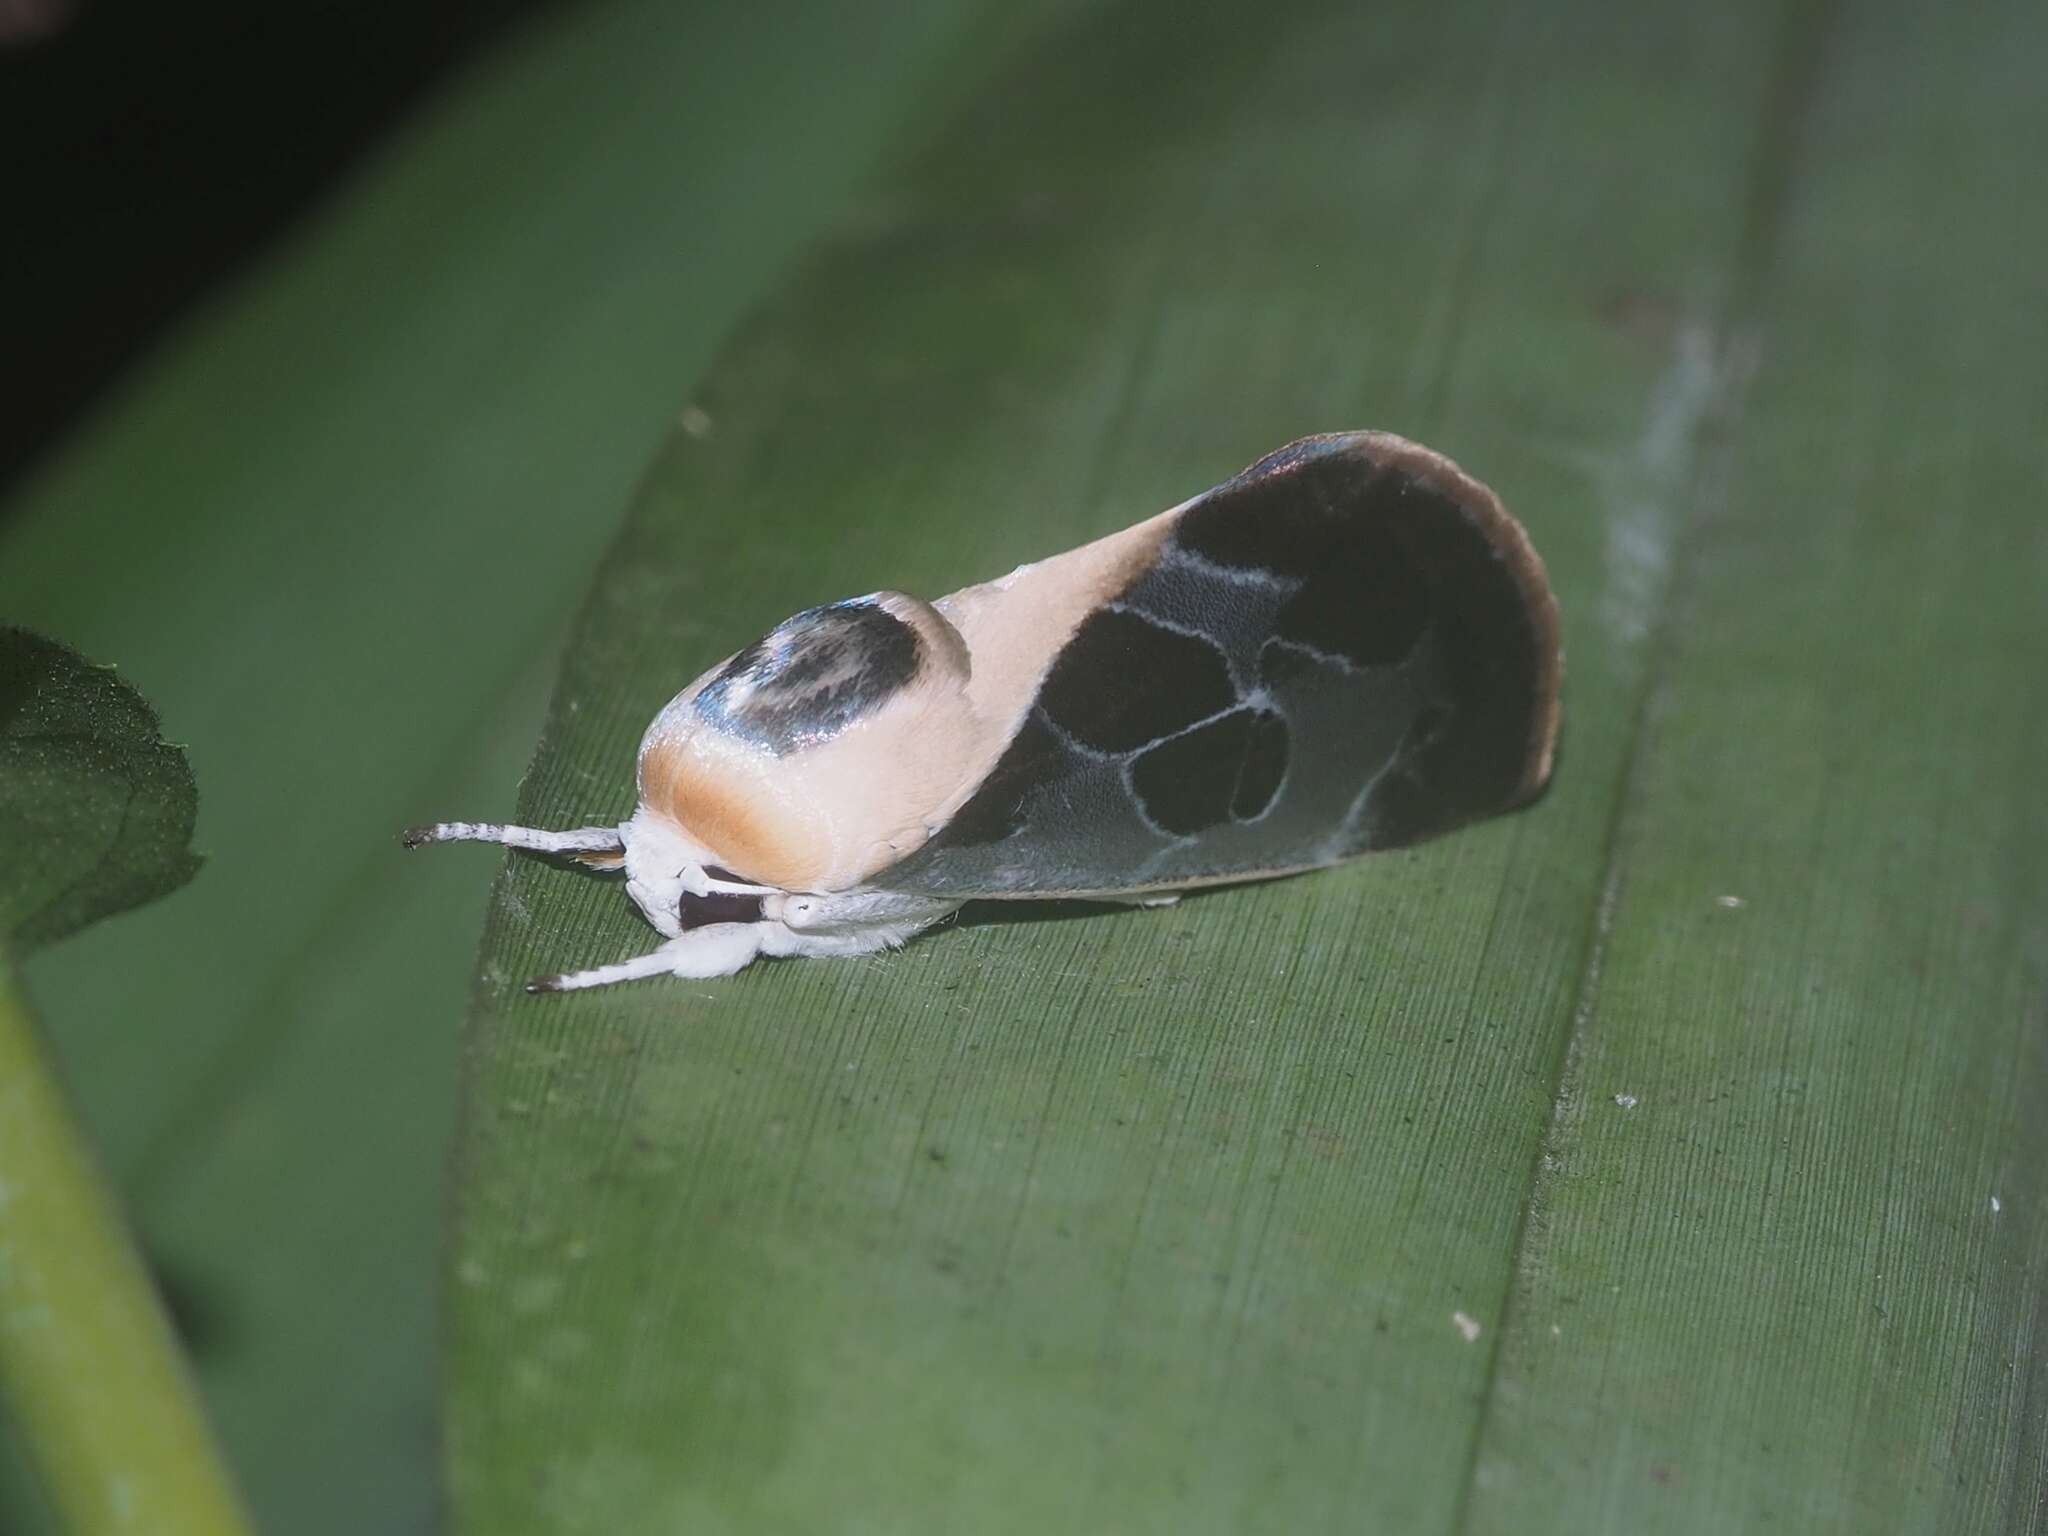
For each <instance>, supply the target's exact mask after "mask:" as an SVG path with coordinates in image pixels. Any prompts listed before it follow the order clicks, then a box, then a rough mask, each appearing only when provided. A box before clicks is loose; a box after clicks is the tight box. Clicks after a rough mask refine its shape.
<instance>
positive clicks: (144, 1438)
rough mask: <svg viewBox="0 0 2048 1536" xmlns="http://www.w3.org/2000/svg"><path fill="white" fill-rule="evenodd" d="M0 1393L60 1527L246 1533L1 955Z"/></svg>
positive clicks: (152, 1298)
mask: <svg viewBox="0 0 2048 1536" xmlns="http://www.w3.org/2000/svg"><path fill="white" fill-rule="evenodd" d="M0 1392H4V1395H5V1400H6V1404H7V1410H8V1413H9V1416H10V1417H12V1418H13V1419H14V1420H15V1422H16V1423H18V1424H19V1425H20V1426H21V1432H22V1437H23V1440H24V1441H25V1443H26V1445H27V1448H28V1451H29V1455H30V1457H31V1459H32V1460H33V1462H34V1463H35V1466H36V1469H37V1471H38V1472H39V1474H40V1475H41V1477H42V1479H43V1483H44V1486H45V1487H46V1489H47V1490H48V1492H49V1495H50V1499H51V1502H52V1503H53V1504H54V1505H55V1506H56V1508H57V1510H58V1512H59V1513H60V1515H61V1516H62V1517H63V1520H64V1523H65V1526H66V1527H67V1528H68V1529H70V1530H73V1531H78V1532H94V1533H97V1532H102V1531H105V1532H115V1531H150V1532H152V1533H162V1536H187V1533H190V1536H201V1533H203V1536H216V1533H224V1532H225V1533H233V1532H243V1531H248V1530H250V1529H251V1527H250V1525H249V1522H248V1517H247V1516H246V1515H245V1514H244V1512H243V1509H242V1502H241V1499H240V1496H239V1495H238V1494H237V1493H236V1492H235V1490H234V1487H233V1486H232V1484H231V1483H230V1482H229V1479H228V1475H227V1469H226V1467H225V1465H224V1464H223V1463H222V1461H221V1459H220V1455H219V1452H218V1450H217V1449H216V1447H215V1445H214V1441H213V1434H212V1431H211V1430H210V1429H209V1428H208V1427H207V1423H206V1418H205V1414H204V1411H203V1409H202V1407H201V1404H200V1401H199V1395H198V1392H197V1390H196V1389H195V1387H194V1385H193V1382H192V1378H191V1375H190V1373H189V1372H188V1371H187V1370H186V1368H185V1362H184V1360H183V1358H182V1357H181V1356H180V1354H179V1352H178V1347H177V1343H176V1340H175V1339H174V1338H173V1337H172V1334H171V1329H170V1324H169V1321H168V1320H167V1319H166V1317H165V1315H164V1311H163V1307H162V1306H161V1305H160V1304H159V1302H158V1300H157V1298H156V1295H155V1293H154V1292H153V1290H152V1289H151V1287H150V1283H149V1277H148V1275H147V1274H146V1273H145V1272H144V1269H143V1266H142V1261H141V1259H140V1257H139V1256H138V1255H137V1253H136V1250H135V1244H134V1243H133V1241H132V1240H131V1239H130V1237H129V1235H128V1231H127V1228H126V1226H125V1224H124V1223H123V1222H122V1220H121V1216H120V1212H119V1210H118V1208H117V1206H116V1204H115V1200H114V1196H113V1192H112V1191H111V1190H110V1189H109V1188H108V1187H107V1184H106V1181H105V1179H104V1178H103V1177H102V1175H101V1172H100V1169H99V1167H98V1165H97V1163H96V1162H95V1160H94V1158H93V1155H92V1152H91V1150H90V1148H89V1147H88V1146H87V1145H86V1143H85V1140H84V1138H83V1136H82V1135H81V1134H80V1131H79V1127H78V1126H77V1125H76V1123H75V1122H74V1121H73V1118H72V1115H71V1109H70V1106H69V1105H68V1104H67V1103H66V1102H65V1098H64V1093H63V1089H62V1087H61V1085H60V1084H59V1082H58V1080H57V1075H56V1073H55V1071H54V1070H53V1067H52V1063H51V1062H50V1061H49V1059H48V1058H47V1056H46V1055H45V1053H44V1051H43V1046H42V1040H41V1037H40V1036H39V1034H38V1032H37V1029H36V1024H35V1020H34V1019H33V1018H32V1017H31V1016H30V1014H29V1009H28V1000H27V998H26V996H25V995H24V994H23V992H22V990H21V987H20V984H19V982H18V980H17V978H16V977H15V975H14V973H13V970H12V968H11V966H10V965H9V963H8V961H7V960H6V958H5V957H4V956H0Z"/></svg>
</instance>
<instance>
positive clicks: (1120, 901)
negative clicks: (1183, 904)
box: [1085, 891, 1180, 907]
mask: <svg viewBox="0 0 2048 1536" xmlns="http://www.w3.org/2000/svg"><path fill="white" fill-rule="evenodd" d="M1085 899H1086V900H1089V901H1109V902H1114V903H1116V905H1118V906H1120V907H1177V906H1179V905H1180V892H1178V891H1151V892H1148V893H1147V894H1145V895H1143V896H1090V897H1087V898H1085Z"/></svg>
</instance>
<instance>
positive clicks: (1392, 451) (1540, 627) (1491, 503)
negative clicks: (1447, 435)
mask: <svg viewBox="0 0 2048 1536" xmlns="http://www.w3.org/2000/svg"><path fill="white" fill-rule="evenodd" d="M1345 453H1356V454H1357V455H1358V456H1359V457H1361V458H1363V459H1364V460H1365V461H1366V462H1367V463H1369V464H1371V465H1372V466H1373V467H1374V468H1377V469H1387V468H1392V469H1399V470H1401V471H1402V472H1403V473H1405V474H1406V475H1407V476H1408V477H1409V478H1410V479H1412V480H1414V481H1416V482H1418V483H1420V484H1422V485H1425V486H1427V487H1429V488H1430V489H1432V490H1435V491H1437V492H1439V493H1441V494H1443V495H1444V496H1446V497H1448V498H1449V499H1450V500H1451V501H1453V502H1455V503H1456V504H1457V505H1458V507H1460V508H1461V509H1462V510H1463V511H1464V512H1465V513H1466V514H1467V515H1468V516H1469V517H1471V518H1472V519H1473V522H1474V523H1475V524H1476V525H1477V527H1478V529H1479V531H1480V533H1481V534H1482V535H1483V536H1484V538H1485V539H1486V542H1487V543H1488V545H1489V546H1491V548H1492V550H1493V552H1494V554H1495V555H1496V556H1497V557H1498V558H1499V559H1500V560H1501V561H1502V563H1503V564H1505V565H1506V566H1507V569H1508V572H1509V575H1510V576H1511V577H1512V578H1513V580H1514V583H1515V588H1516V591H1517V593H1518V594H1519V595H1520V597H1521V603H1522V612H1523V614H1524V615H1525V616H1526V617H1527V620H1528V623H1529V629H1530V647H1531V651H1532V653H1533V655H1534V657H1535V663H1536V675H1535V677H1534V679H1532V687H1531V692H1532V694H1533V696H1534V706H1533V708H1532V710H1531V715H1530V725H1529V737H1528V743H1527V747H1526V750H1525V751H1524V754H1523V766H1522V772H1521V774H1520V776H1519V778H1518V779H1517V780H1516V783H1515V787H1514V789H1513V791H1512V792H1511V793H1510V795H1509V796H1508V798H1507V800H1506V802H1505V803H1504V804H1503V805H1502V806H1501V807H1500V809H1502V810H1504V811H1505V810H1513V809H1515V808H1516V807H1517V806H1521V805H1526V804H1528V803H1529V802H1530V801H1531V800H1534V799H1535V798H1536V797H1537V796H1539V795H1540V794H1542V793H1543V790H1544V788H1545V787H1546V786H1547V785H1548V784H1549V782H1550V774H1551V769H1552V768H1553V767H1554V766H1555V764H1556V760H1557V741H1558V735H1559V732H1560V729H1561V727H1562V725H1563V714H1564V711H1563V691H1564V644H1563V640H1564V623H1563V616H1562V614H1561V612H1560V611H1559V608H1558V603H1557V594H1556V592H1555V591H1554V590H1553V589H1552V587H1551V585H1550V573H1549V571H1548V570H1547V569H1546V568H1545V566H1544V564H1543V557H1542V556H1541V555H1539V554H1538V553H1537V552H1536V546H1535V544H1534V542H1532V541H1531V539H1530V538H1529V531H1528V529H1526V528H1524V527H1523V526H1522V523H1521V521H1520V520H1519V519H1518V518H1516V517H1515V515H1514V514H1513V513H1512V512H1510V511H1508V509H1507V505H1506V503H1504V502H1503V501H1502V500H1501V498H1500V495H1499V493H1497V492H1496V491H1495V490H1494V489H1493V487H1492V486H1490V485H1488V484H1487V483H1486V482H1485V481H1483V480H1481V479H1480V478H1479V477H1478V476H1476V475H1474V474H1471V473H1470V472H1468V471H1467V470H1466V469H1465V468H1464V467H1463V466H1462V465H1460V464H1459V463H1458V462H1457V461H1456V460H1455V459H1453V458H1451V457H1450V456H1449V455H1448V454H1445V453H1440V452H1438V451H1437V450H1436V449H1434V448H1431V447H1428V446H1426V445H1425V444H1422V443H1418V442H1416V441H1414V440H1413V439H1412V438H1406V437H1403V436H1401V435H1400V434H1399V433H1396V432H1385V431H1379V430H1371V429H1368V430H1360V431H1352V432H1321V433H1316V434H1314V435H1312V436H1309V437H1304V438H1299V439H1297V440H1296V441H1294V442H1291V443H1289V444H1287V445H1286V446H1285V447H1283V448H1278V449H1275V450H1274V451H1273V452H1272V453H1269V454H1267V455H1266V456H1265V457H1264V458H1262V459H1260V460H1258V461H1257V462H1256V463H1254V464H1253V465H1251V466H1250V467H1249V468H1248V469H1246V470H1245V471H1244V472H1243V474H1241V475H1239V476H1238V477H1237V478H1238V479H1239V480H1245V481H1249V480H1256V479H1262V478H1264V477H1265V476H1266V475H1269V474H1275V473H1279V472H1281V471H1284V470H1288V469H1292V468H1295V467H1296V466H1298V465H1300V464H1302V463H1304V462H1306V461H1308V460H1310V459H1317V458H1322V457H1325V456H1328V455H1337V454H1345Z"/></svg>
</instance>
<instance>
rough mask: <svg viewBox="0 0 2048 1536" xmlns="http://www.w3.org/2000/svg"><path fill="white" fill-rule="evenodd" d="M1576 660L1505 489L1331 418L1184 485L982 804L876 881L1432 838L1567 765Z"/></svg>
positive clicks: (1068, 880) (1146, 883) (962, 886)
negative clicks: (1318, 430)
mask: <svg viewBox="0 0 2048 1536" xmlns="http://www.w3.org/2000/svg"><path fill="white" fill-rule="evenodd" d="M1562 670H1563V658H1562V655H1561V652H1560V650H1559V622H1558V612H1557V603H1556V600H1555V599H1554V597H1553V596H1552V594H1551V591H1550V585H1549V582H1548V579H1547V578H1546V577H1545V574H1544V570H1543V564H1542V561H1541V560H1540V559H1539V558H1538V557H1537V555H1536V552H1535V550H1534V549H1533V548H1532V547H1531V546H1530V543H1529V540H1528V537H1527V535H1526V534H1525V533H1524V532H1523V531H1522V528H1521V526H1520V524H1518V523H1517V522H1516V521H1515V520H1514V519H1513V518H1512V517H1510V516H1509V515H1508V513H1507V511H1506V510H1505V509H1504V508H1503V507H1502V506H1501V503H1500V500H1499V498H1498V497H1496V496H1495V495H1494V494H1493V492H1492V491H1490V490H1489V489H1487V487H1486V486H1484V485H1482V484H1481V483H1480V482H1479V481H1477V480H1475V479H1473V478H1472V477H1471V476H1469V475H1467V474H1465V473H1464V472H1463V471H1462V470H1460V469H1459V468H1458V467H1457V466H1456V465H1455V464H1453V463H1452V462H1451V461H1450V460H1449V459H1446V458H1444V457H1443V456H1442V455H1441V454H1437V453H1434V452H1432V451H1431V450H1429V449H1427V448H1423V447H1420V446H1418V445H1417V444H1414V443H1411V442H1408V441H1406V440H1405V439H1402V438H1399V437H1395V436H1392V435H1390V434H1386V433H1377V432H1354V433H1341V434H1332V435H1329V436H1323V437H1311V438H1305V439H1303V440H1302V441H1300V442H1296V443H1291V444H1289V445H1288V446H1287V447H1285V448H1282V449H1280V450H1279V451H1278V452H1276V453H1272V454H1269V455H1267V456H1266V457H1265V458H1263V459H1261V460H1259V462H1258V463H1256V464H1254V465H1252V466H1251V467H1250V468H1249V469H1247V470H1245V471H1244V472H1243V473H1242V474H1240V475H1237V476H1236V477H1235V478H1233V479H1231V480H1229V481H1226V482H1225V483H1224V484H1222V485H1220V486H1218V487H1216V489H1214V490H1212V491H1210V492H1208V493H1207V494H1205V495H1203V496H1200V497H1197V498H1196V499H1195V500H1193V501H1192V502H1190V503H1188V504H1187V506H1186V507H1185V508H1184V509H1182V511H1181V512H1180V514H1179V516H1178V517H1177V519H1176V520H1175V522H1174V525H1173V530H1172V532H1171V534H1170V535H1169V536H1168V538H1167V539H1166V540H1165V541H1164V542H1163V543H1162V544H1161V546H1160V550H1159V554H1158V556H1157V558H1156V559H1155V560H1154V561H1153V562H1152V564H1151V565H1150V566H1148V567H1147V568H1146V569H1144V570H1143V571H1141V572H1139V573H1138V575H1137V576H1136V577H1135V578H1133V580H1132V581H1131V582H1130V584H1129V585H1128V586H1127V587H1126V588H1125V590H1124V591H1123V592H1122V593H1121V594H1120V595H1119V596H1118V597H1117V598H1116V599H1114V600H1113V601H1111V602H1109V603H1106V604H1104V605H1103V606H1102V607H1101V608H1098V609H1097V610H1095V611H1094V612H1093V613H1091V614H1090V615H1089V616H1088V617H1087V618H1086V619H1085V620H1084V621H1083V622H1082V623H1081V625H1080V626H1079V628H1078V629H1077V630H1076V631H1075V632H1074V634H1073V635H1072V636H1071V637H1070V638H1069V640H1068V641H1067V643H1066V644H1065V646H1064V647H1062V649H1061V650H1060V651H1059V653H1058V654H1057V655H1056V656H1055V658H1054V660H1053V662H1052V665H1051V666H1050V668H1049V669H1048V670H1047V673H1046V676H1045V679H1044V681H1043V682H1042V683H1041V685H1040V687H1039V691H1038V695H1037V697H1036V699H1035V700H1034V702H1033V705H1032V707H1031V709H1030V710H1029V711H1028V712H1027V713H1026V715H1025V717H1024V720H1023V723H1022V725H1021V727H1020V729H1019V730H1018V732H1017V735H1016V736H1015V737H1014V738H1013V739H1012V741H1011V743H1010V746H1009V748H1008V749H1007V750H1006V751H1005V752H1004V754H1003V755H1002V757H1001V759H1000V760H999V761H998V762H997V764H996V766H995V768H994V770H993V771H992V772H991V773H990V774H989V776H988V778H987V779H986V780H985V781H984V782H983V783H982V784H981V785H980V787H979V788H978V789H976V791H975V792H974V793H973V795H971V796H970V797H969V799H968V800H967V801H966V803H965V804H964V805H963V806H962V807H961V808H960V811H959V812H958V814H956V815H955V816H954V817H953V818H952V820H950V821H949V822H948V823H947V824H946V825H945V826H944V827H942V828H940V829H939V831H938V832H937V833H935V834H934V835H933V837H932V838H931V840H930V841H929V842H927V843H926V844H925V846H924V847H923V848H921V849H920V850H919V851H918V852H916V853H914V854H912V855H910V856H909V857H908V858H905V859H903V860H900V861H898V862H897V863H896V864H894V865H891V866H889V867H888V868H886V869H884V870H882V871H880V872H879V873H877V874H876V875H874V876H873V877H871V879H870V881H869V883H870V884H872V885H874V886H877V887H881V888H884V889H891V890H906V891H928V892H933V893H938V894H949V895H957V896H963V897H964V896H972V895H982V896H1006V895H1007V896H1054V895H1063V894H1079V893H1086V892H1101V893H1110V892H1118V891H1133V890H1148V889H1162V888H1169V887H1172V886H1177V885H1197V884H1205V883H1212V882H1216V881H1222V880H1231V879H1244V878H1249V877H1252V876H1256V875H1265V874H1279V873H1284V872H1286V871H1290V870H1298V869H1306V868H1312V867H1315V866H1318V865H1323V864H1330V863H1334V862H1336V861H1338V860H1340V859H1344V858H1349V857H1351V856H1353V855H1355V854H1360V853H1366V852H1371V851H1373V850H1376V849H1384V848H1400V847H1406V846H1408V845H1410V844H1413V843H1417V842H1421V841H1422V840H1424V839H1425V838H1429V837H1434V836H1436V835H1437V834H1439V833H1442V832H1447V831H1449V830H1451V829H1452V828H1454V827H1458V826H1461V825H1463V824H1465V823H1466V822H1470V821H1476V820H1479V819H1481V818H1483V817H1487V816H1491V815H1494V814H1496V813H1498V812H1501V811H1505V810H1509V809H1512V808H1513V807H1515V806H1517V805H1519V804H1521V803H1523V802H1524V801H1526V800H1528V799H1530V798H1532V797H1533V796H1534V795H1535V794H1537V793H1538V792H1539V791H1540V790H1541V789H1542V788H1543V785H1544V784H1545V782H1546V781H1547V780H1548V778H1549V775H1550V765H1551V759H1552V756H1553V753H1554V750H1555V745H1556V739H1557V729H1558V718H1559V711H1558V691H1559V686H1560V682H1561V678H1562Z"/></svg>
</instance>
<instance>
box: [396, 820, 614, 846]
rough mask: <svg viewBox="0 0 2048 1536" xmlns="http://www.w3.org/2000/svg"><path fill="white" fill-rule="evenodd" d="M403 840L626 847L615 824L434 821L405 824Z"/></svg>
mask: <svg viewBox="0 0 2048 1536" xmlns="http://www.w3.org/2000/svg"><path fill="white" fill-rule="evenodd" d="M403 840H404V843H405V846H406V847H408V848H419V847H422V846H424V845H425V844H427V843H501V844H503V845H504V846H505V847H507V848H525V849H528V850H529V851H531V852H533V853H597V854H608V853H624V852H625V849H626V838H625V834H624V832H623V830H622V829H620V828H618V827H577V828H574V829H573V830H571V831H567V832H548V831H544V830H542V829H541V828H539V827H506V826H500V825H498V824H497V823H496V822H490V821H437V822H435V823H434V824H433V825H432V826H426V827H408V828H406V831H405V837H404V839H403Z"/></svg>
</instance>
